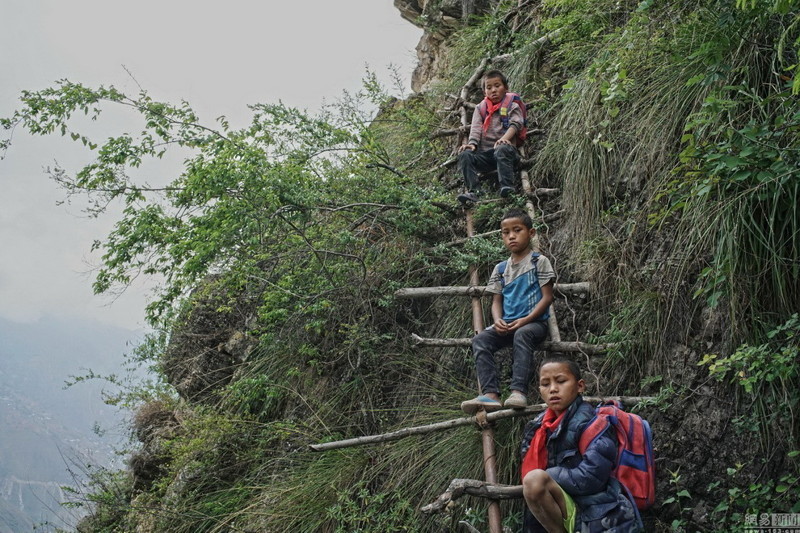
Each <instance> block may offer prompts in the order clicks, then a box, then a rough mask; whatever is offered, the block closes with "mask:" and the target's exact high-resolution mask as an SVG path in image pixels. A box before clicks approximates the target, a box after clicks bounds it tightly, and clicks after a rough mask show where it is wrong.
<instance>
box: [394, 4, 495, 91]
mask: <svg viewBox="0 0 800 533" xmlns="http://www.w3.org/2000/svg"><path fill="white" fill-rule="evenodd" d="M493 3H496V0H495V1H494V2H493V1H492V0H419V1H417V0H394V5H395V7H397V9H398V10H399V11H400V14H401V15H402V17H403V18H404V19H406V20H407V21H409V22H411V23H412V24H414V25H415V26H417V27H420V28H422V29H423V30H425V32H424V33H423V34H422V38H421V39H420V41H419V44H418V45H417V59H418V60H419V62H418V64H417V67H416V68H415V69H414V72H413V74H412V76H411V88H412V89H413V90H414V91H416V92H421V91H424V90H425V89H426V88H428V87H429V86H430V84H432V83H435V82H436V81H437V80H438V79H439V76H441V75H442V74H443V73H444V71H445V68H444V66H443V65H442V64H441V63H442V61H443V60H444V58H445V56H446V54H447V49H448V44H447V43H448V37H449V36H451V35H452V34H453V32H455V31H456V30H457V29H458V28H459V27H461V26H462V25H464V24H465V23H466V21H467V20H468V19H469V17H471V16H479V15H483V14H486V13H487V12H488V11H489V8H490V7H491V5H492V4H493Z"/></svg>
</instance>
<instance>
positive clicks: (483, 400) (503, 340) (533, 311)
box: [461, 209, 555, 414]
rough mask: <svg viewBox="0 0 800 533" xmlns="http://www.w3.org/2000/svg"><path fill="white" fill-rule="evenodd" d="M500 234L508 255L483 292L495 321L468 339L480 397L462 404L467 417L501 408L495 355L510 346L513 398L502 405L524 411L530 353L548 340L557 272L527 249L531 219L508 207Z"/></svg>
mask: <svg viewBox="0 0 800 533" xmlns="http://www.w3.org/2000/svg"><path fill="white" fill-rule="evenodd" d="M500 232H501V234H502V237H503V244H505V246H506V248H507V249H508V251H510V252H511V257H509V259H508V260H507V261H503V262H502V263H499V264H498V265H497V266H495V267H494V270H493V271H492V275H491V276H490V277H489V283H488V284H487V286H486V292H488V293H490V294H493V297H492V319H493V320H494V323H493V324H492V325H491V326H489V327H488V328H486V329H485V330H483V331H481V332H480V333H478V334H477V335H476V336H475V337H473V339H472V353H473V355H474V356H475V366H476V369H477V373H478V382H479V384H480V391H481V394H480V395H479V396H478V397H476V398H473V399H472V400H467V401H465V402H462V403H461V409H462V410H463V411H464V412H465V413H467V414H474V413H475V412H476V411H478V409H481V408H482V409H484V410H485V411H496V410H497V409H500V407H501V403H500V385H499V383H498V379H497V367H496V364H495V359H494V354H495V353H496V352H497V351H498V350H500V349H501V348H503V347H505V346H513V352H512V357H513V363H512V371H511V374H512V376H511V394H510V395H509V397H508V398H507V399H506V401H505V402H504V403H503V404H502V406H505V407H509V408H513V409H523V408H525V407H526V406H527V405H528V399H527V395H528V385H529V384H530V382H531V378H532V377H533V372H534V369H535V368H534V364H533V363H534V361H533V359H534V356H533V351H534V349H535V348H536V346H537V345H538V344H539V343H541V342H542V341H543V340H544V339H545V337H546V336H547V319H548V318H549V316H550V315H549V308H550V304H551V303H552V301H553V283H554V280H555V273H554V272H553V267H552V265H551V264H550V260H549V259H547V258H546V257H545V256H544V255H541V254H538V253H534V252H533V250H532V249H531V239H533V237H534V235H536V230H535V229H534V228H533V221H532V220H531V217H530V216H529V215H528V213H526V212H525V211H523V210H522V209H509V210H508V211H506V213H505V214H504V215H503V219H502V220H501V221H500Z"/></svg>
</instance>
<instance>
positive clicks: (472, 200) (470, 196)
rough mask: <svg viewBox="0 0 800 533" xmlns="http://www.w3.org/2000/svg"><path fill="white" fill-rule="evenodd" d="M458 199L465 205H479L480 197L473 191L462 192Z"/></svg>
mask: <svg viewBox="0 0 800 533" xmlns="http://www.w3.org/2000/svg"><path fill="white" fill-rule="evenodd" d="M457 198H458V201H459V202H461V203H462V204H464V205H467V204H476V203H478V195H477V194H475V193H474V192H472V191H467V192H462V193H461V194H459V195H458V196H457Z"/></svg>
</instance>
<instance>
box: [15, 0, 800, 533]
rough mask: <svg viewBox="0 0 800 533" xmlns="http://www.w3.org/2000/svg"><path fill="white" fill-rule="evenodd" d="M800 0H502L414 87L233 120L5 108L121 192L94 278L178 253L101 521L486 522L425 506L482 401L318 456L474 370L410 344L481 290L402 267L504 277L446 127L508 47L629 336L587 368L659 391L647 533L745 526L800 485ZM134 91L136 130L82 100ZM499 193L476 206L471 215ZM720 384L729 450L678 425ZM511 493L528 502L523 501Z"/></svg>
mask: <svg viewBox="0 0 800 533" xmlns="http://www.w3.org/2000/svg"><path fill="white" fill-rule="evenodd" d="M434 4H435V5H438V4H436V3H432V4H431V5H432V6H433V7H431V8H430V9H435V5H434ZM798 4H799V3H798V2H795V1H793V0H771V1H760V0H744V1H739V2H732V1H712V0H708V1H704V2H681V1H678V2H659V1H655V0H644V1H641V2H638V1H637V2H630V1H622V2H620V1H617V0H614V1H613V2H612V1H610V0H609V1H606V0H603V1H585V0H546V1H543V2H541V3H536V4H535V6H534V5H533V4H527V3H523V4H522V5H523V6H527V8H523V9H520V8H519V6H518V4H517V3H516V2H500V3H498V5H496V6H495V7H494V8H493V9H492V10H491V12H489V13H486V14H484V15H482V16H480V17H475V18H474V19H471V20H470V21H469V23H468V24H467V23H465V24H464V25H463V27H461V28H460V29H459V30H457V31H456V32H455V33H454V34H453V35H450V36H449V37H448V42H449V43H450V44H451V48H450V53H449V55H448V57H443V58H441V60H442V61H441V64H442V65H443V66H442V69H443V70H442V71H441V72H439V73H438V79H441V80H444V81H442V82H440V83H439V84H438V85H436V86H435V87H432V88H431V89H430V90H429V91H427V92H426V93H425V94H422V95H415V96H413V97H411V98H408V99H406V100H397V99H396V98H392V97H390V96H389V95H388V94H387V93H386V92H385V90H384V89H383V88H382V87H380V86H379V85H378V84H377V82H376V81H375V78H374V76H372V75H370V74H368V75H367V78H366V80H365V84H364V90H363V91H362V92H360V93H358V94H352V95H345V96H344V98H343V99H342V100H341V101H340V102H339V103H338V104H337V105H336V106H334V107H331V108H329V109H326V110H324V111H323V112H321V113H320V114H319V115H317V116H311V115H309V114H307V113H304V112H301V111H299V110H296V109H290V108H287V107H285V106H282V105H270V104H257V105H253V106H252V111H253V118H252V120H251V123H250V124H249V125H248V126H246V127H245V128H242V129H239V130H236V129H232V128H231V127H230V126H229V124H228V123H227V122H226V121H225V119H224V118H221V119H219V121H218V123H217V124H216V125H215V126H214V127H208V126H206V125H203V123H202V121H201V119H200V118H199V117H197V116H196V114H195V113H194V112H193V111H192V110H191V108H190V106H189V105H188V104H186V103H181V104H180V105H172V104H168V103H164V102H158V101H157V100H155V99H153V97H152V96H150V95H149V94H147V93H146V92H142V93H140V94H138V95H134V96H132V95H125V94H122V93H120V92H119V91H117V90H116V89H114V88H103V87H101V88H96V89H93V88H89V87H85V86H83V85H81V84H77V83H72V82H69V81H62V82H60V83H59V84H57V85H56V86H55V87H53V88H50V89H45V90H42V91H38V92H25V93H23V95H22V106H21V108H20V109H19V110H18V111H17V113H16V114H15V115H14V116H12V117H9V118H7V119H2V120H0V125H2V126H3V127H4V128H5V129H7V130H10V129H13V128H14V127H20V128H24V129H27V130H28V131H30V132H31V133H34V134H42V135H50V134H58V133H60V134H62V135H65V136H67V135H68V136H69V138H71V139H72V140H74V141H75V142H78V143H80V144H81V145H83V146H85V147H86V148H87V149H89V151H90V153H91V154H92V156H93V158H94V159H93V160H92V161H91V162H90V163H89V164H88V165H87V166H85V167H84V168H83V169H82V170H80V171H79V172H78V173H77V174H75V175H74V176H72V175H68V174H67V173H66V172H65V171H63V170H61V169H55V170H54V171H53V172H52V177H53V178H54V179H55V180H56V181H57V182H58V183H59V184H60V185H61V186H62V187H64V188H65V190H66V192H67V194H80V195H85V196H87V197H89V198H90V199H91V200H92V203H91V206H90V211H91V212H93V213H96V212H99V211H101V210H102V209H104V208H105V206H107V205H108V203H109V202H121V203H122V204H123V205H124V206H125V210H124V213H123V216H122V218H121V219H120V220H119V221H118V223H117V225H116V227H115V229H114V230H113V232H112V233H111V234H110V235H109V236H108V237H107V238H106V239H105V240H104V241H98V243H97V245H96V246H97V247H98V248H99V249H101V250H103V254H104V255H103V261H104V265H103V268H102V269H101V270H100V271H99V273H98V275H97V278H96V280H95V285H94V287H95V290H97V291H100V292H103V291H109V290H112V289H114V288H115V287H119V286H124V285H125V284H126V283H128V282H129V281H130V280H131V279H132V278H133V277H135V276H136V275H139V274H145V275H156V276H160V278H161V279H163V286H162V290H161V291H160V293H159V295H158V297H157V298H156V299H155V300H154V301H153V302H152V304H151V305H150V307H149V308H148V316H149V319H150V320H151V323H152V324H153V326H155V327H156V328H157V330H158V331H161V332H164V333H162V334H160V335H156V336H154V337H152V338H151V339H149V340H148V342H147V343H146V344H145V345H144V346H143V347H142V348H141V349H140V350H138V351H137V353H136V354H135V356H134V357H133V362H135V363H139V364H144V365H148V366H150V367H151V368H153V369H154V370H155V372H156V375H157V378H155V380H154V381H153V382H152V383H148V384H145V385H144V386H141V385H139V386H133V387H130V388H127V389H125V393H124V394H122V395H121V396H120V397H117V398H113V399H112V400H113V401H115V402H117V403H119V404H120V405H124V406H127V407H130V408H133V409H135V410H136V413H137V415H136V417H135V420H134V430H135V432H136V436H137V439H138V440H139V441H140V442H141V447H140V448H139V449H137V450H136V451H135V452H134V454H133V455H132V457H131V461H130V467H131V468H130V474H131V475H130V476H128V475H127V474H125V473H101V474H99V475H97V476H96V477H95V485H94V486H93V488H92V490H91V494H90V495H89V496H88V497H87V504H89V505H91V507H92V509H93V510H94V512H93V514H92V515H91V516H90V517H89V518H87V519H86V520H85V521H84V523H83V524H82V526H81V527H82V530H85V531H109V532H110V531H120V530H130V529H135V528H139V529H140V530H143V531H171V532H181V531H185V532H196V531H206V532H214V531H239V530H243V531H330V532H336V531H386V530H392V531H452V530H455V528H456V524H457V522H458V521H459V520H467V521H469V522H471V523H473V524H474V525H476V526H477V527H480V523H479V521H480V520H481V519H482V517H484V516H485V512H484V511H485V506H484V504H483V503H482V502H480V501H478V500H474V499H473V500H470V499H468V498H465V499H464V500H462V501H460V502H459V503H458V504H457V505H455V507H454V508H453V509H452V510H451V512H450V513H449V514H448V515H444V516H423V515H421V514H420V513H419V512H417V511H416V509H417V508H418V507H419V506H421V505H423V504H425V503H428V502H429V501H431V500H432V499H434V498H435V497H436V496H437V495H438V494H439V493H440V492H442V491H443V490H444V488H445V487H446V485H447V484H448V483H449V481H450V480H451V479H453V478H457V477H462V478H463V477H481V460H480V457H481V456H480V452H479V448H480V443H479V442H478V439H477V438H475V435H474V430H472V429H470V428H465V429H461V430H457V431H448V432H444V433H440V434H433V435H428V436H424V437H412V438H408V439H405V440H401V441H397V442H394V443H391V444H385V445H376V446H365V447H360V448H354V449H348V450H342V451H334V452H327V453H324V454H318V453H314V452H311V451H309V450H308V448H307V445H308V444H310V443H314V442H323V441H330V440H337V439H340V438H346V437H352V436H358V435H365V434H374V433H379V432H384V431H390V430H393V429H398V428H401V427H407V426H412V425H421V424H425V423H429V422H434V421H440V420H444V419H448V418H453V417H455V416H458V415H457V411H456V406H457V405H458V403H459V402H460V401H461V400H462V399H463V398H464V397H466V396H468V395H470V394H472V392H473V391H474V381H475V378H474V370H473V368H472V362H471V357H470V355H469V353H468V350H466V349H428V350H425V351H423V350H421V349H419V348H415V347H413V346H411V345H410V343H409V340H408V339H409V336H410V333H412V332H413V333H418V334H421V335H424V336H429V337H460V336H465V335H467V334H468V333H469V331H470V326H469V324H470V322H469V317H470V313H469V309H468V308H467V306H466V305H464V304H463V302H462V303H458V302H454V301H449V300H445V299H430V300H428V301H415V302H408V301H398V300H396V299H395V298H394V296H393V294H394V291H395V290H396V289H397V288H400V287H405V286H436V285H463V284H466V274H467V269H468V267H469V266H470V265H474V264H477V265H478V268H479V272H481V273H482V274H483V275H485V274H488V270H489V268H490V267H491V264H492V263H494V262H495V261H496V260H497V259H498V257H500V256H502V252H501V248H500V246H499V243H498V242H497V240H496V239H492V238H488V239H481V240H476V241H474V242H470V243H469V244H467V245H463V246H451V245H449V244H448V243H449V242H450V241H452V240H455V239H458V238H460V237H462V236H463V234H464V228H463V220H462V219H463V217H462V216H461V214H460V212H459V211H458V210H457V209H456V208H455V202H454V200H453V196H454V195H453V184H454V182H455V181H456V179H455V178H454V176H453V175H452V173H450V172H448V171H443V170H441V167H440V165H441V163H442V161H443V160H445V159H447V157H448V155H449V154H450V153H451V150H452V147H453V146H452V139H449V138H443V137H437V136H435V135H433V133H434V132H435V131H436V130H437V129H440V128H452V127H454V126H456V125H457V121H458V117H457V114H458V113H457V112H456V111H450V112H442V111H441V110H442V109H444V108H446V107H447V106H448V105H450V104H451V103H452V101H451V99H450V97H449V96H448V95H449V94H453V93H457V92H459V90H460V87H461V86H462V85H463V83H464V82H465V81H466V80H467V79H468V78H469V77H470V75H471V74H472V72H473V71H474V68H475V66H476V65H477V64H478V63H479V62H480V60H481V59H483V58H486V57H493V56H498V55H501V54H511V55H510V56H509V57H510V59H508V58H506V59H504V60H502V61H498V63H499V65H496V66H500V67H501V68H504V69H505V70H506V72H507V73H508V74H509V75H510V78H511V82H512V88H513V89H514V90H517V91H519V92H521V93H523V94H524V95H525V96H526V100H527V101H528V102H529V104H530V107H529V109H530V110H531V115H532V116H533V117H535V120H536V121H537V122H538V125H539V127H541V128H542V129H544V130H545V135H544V136H539V137H534V138H533V140H532V141H531V142H530V143H529V148H528V150H529V153H528V156H532V162H531V163H530V175H531V177H532V178H533V179H534V181H535V182H536V184H538V185H540V186H546V187H558V188H560V189H561V190H562V196H561V198H560V202H561V203H560V206H558V207H557V208H560V209H563V210H564V211H565V214H564V215H563V217H562V218H561V219H559V220H558V221H557V223H556V224H557V226H555V225H554V226H553V227H551V228H549V230H550V231H549V232H545V234H544V235H543V244H544V246H545V250H546V251H548V252H552V254H553V255H554V256H555V257H556V258H557V259H558V263H557V268H558V270H559V273H560V274H561V275H562V276H565V277H567V278H568V280H569V281H578V280H586V281H592V282H594V284H595V286H596V287H597V291H596V293H595V294H594V295H593V296H592V301H591V302H588V304H587V305H586V306H584V307H580V308H574V307H573V306H572V304H567V309H568V310H569V311H572V313H561V314H560V315H559V316H560V319H561V320H562V321H566V322H570V321H571V326H572V327H562V331H563V332H564V334H565V336H569V337H571V338H575V337H579V338H580V340H599V341H601V342H610V343H615V348H614V349H613V350H612V351H611V352H610V353H609V354H607V356H606V357H605V359H603V361H602V362H601V363H598V364H594V363H593V364H592V369H591V372H592V374H594V375H595V377H597V378H598V381H599V382H600V383H601V384H602V387H603V392H604V393H606V394H610V393H613V392H616V393H634V394H638V393H640V392H642V390H643V389H645V390H647V391H650V392H656V393H658V400H657V401H656V402H655V406H656V407H658V408H659V411H658V412H657V413H656V412H652V414H650V413H648V416H650V417H651V419H652V420H653V421H655V422H656V423H655V424H654V426H655V427H656V428H658V427H661V428H662V429H664V430H665V432H664V434H662V435H659V434H658V432H657V433H656V439H657V441H658V440H659V439H662V440H661V442H660V444H661V446H660V450H661V453H663V455H661V456H660V457H661V458H662V463H660V464H663V468H662V467H661V466H659V468H660V469H661V472H660V474H659V476H660V484H659V491H660V497H661V498H662V504H663V505H662V506H661V508H660V509H658V510H657V511H656V512H655V513H654V514H653V515H652V516H650V519H651V520H652V528H653V530H655V531H667V530H681V529H687V530H694V529H698V530H712V529H714V528H716V529H717V530H719V531H731V530H735V529H736V528H742V527H743V516H744V515H745V514H752V513H754V512H770V511H771V510H775V511H776V512H777V511H783V512H789V511H790V510H791V511H793V512H796V511H797V508H796V502H797V495H798V491H800V489H798V487H800V485H798V478H800V470H798V468H800V467H798V464H799V463H798V450H800V442H798V431H797V427H798V424H797V415H796V413H797V410H798V402H799V401H800V398H799V397H798V390H800V387H798V385H800V383H798V380H799V379H800V377H799V376H800V373H798V368H797V355H798V353H797V351H798V342H797V339H798V334H800V328H799V327H798V318H797V315H796V310H797V308H798V304H800V283H798V277H799V276H798V270H799V269H800V257H798V253H800V252H798V249H800V246H799V245H800V242H798V241H799V240H800V218H799V217H798V211H797V205H798V200H800V157H799V156H798V153H799V152H798V150H800V142H799V141H800V139H798V132H800V105H799V104H798V99H797V94H798V92H800V82H798V79H800V78H798V76H797V75H796V70H797V65H798V57H797V51H798V48H800V5H798ZM534 7H535V8H534ZM528 8H530V9H528ZM544 37H547V39H544ZM503 61H504V62H503ZM111 106H121V107H123V108H125V109H129V110H130V112H132V113H135V114H137V115H138V116H139V117H140V118H141V120H142V131H141V132H140V133H139V134H137V135H131V134H121V135H118V136H116V137H112V138H110V139H108V140H106V141H100V140H97V139H92V138H90V137H89V136H88V135H87V134H85V133H83V132H82V130H81V129H80V121H76V120H74V119H73V118H72V117H73V115H80V114H85V115H87V116H88V117H89V118H92V119H98V120H102V113H103V112H104V111H105V110H106V109H108V108H109V107H111ZM376 108H377V109H378V112H377V114H375V113H374V109H376ZM8 145H9V143H8V141H4V142H3V147H5V148H7V147H8ZM173 149H179V150H182V152H181V153H188V154H189V156H188V157H186V161H185V166H184V168H183V170H182V172H181V173H180V175H179V176H176V177H174V179H172V180H171V181H169V182H168V183H163V184H158V185H146V184H142V183H141V182H139V181H138V180H137V176H139V172H138V171H139V169H140V168H143V167H148V168H149V166H150V165H154V164H156V163H155V162H156V161H157V160H158V159H159V158H161V157H162V156H163V155H164V154H165V151H166V150H173ZM512 202H514V203H517V204H520V205H521V204H522V200H521V199H516V200H512ZM547 207H551V206H550V205H548V206H547ZM498 214H499V213H498V209H497V205H496V204H492V205H488V206H486V207H481V208H480V209H478V210H477V211H476V226H477V229H478V231H479V232H480V231H488V230H491V229H494V228H495V227H496V223H497V217H498ZM556 233H557V234H558V235H559V238H558V240H555V239H554V242H550V240H549V239H550V238H552V237H553V235H555V234H556ZM570 315H572V316H570ZM566 322H565V323H566ZM737 346H739V347H738V348H735V347H737ZM705 353H712V354H713V355H706V356H705V357H703V356H702V355H701V354H705ZM587 360H588V359H587ZM88 377H96V376H88ZM656 386H657V387H658V388H659V389H660V390H657V389H655V388H654V387H656ZM712 390H713V391H714V394H710V393H709V392H708V391H712ZM714 400H718V403H717V404H713V403H710V402H712V401H714ZM702 402H706V403H702ZM698 404H699V405H701V406H700V407H696V406H697V405H698ZM704 409H705V410H704ZM712 410H714V412H715V413H716V414H717V415H718V416H717V418H718V419H720V420H722V421H723V422H724V423H720V424H718V426H719V429H718V433H717V434H716V435H717V436H718V441H715V446H716V447H717V448H718V449H715V450H714V452H715V453H713V454H708V453H706V452H705V451H700V450H698V449H697V446H696V442H695V443H693V442H687V441H691V440H692V439H674V438H672V436H673V435H682V434H686V433H689V434H693V435H696V433H693V432H696V431H698V428H699V427H702V428H703V432H705V430H706V428H705V422H704V421H703V418H702V416H701V415H705V414H707V413H708V412H711V411H712ZM720 413H722V414H720ZM729 421H730V424H728V422H729ZM709 424H711V422H709ZM715 427H716V426H715ZM520 432H521V427H520V424H519V423H518V421H517V422H510V421H505V422H502V423H500V424H499V425H498V428H497V447H498V465H499V468H500V472H499V477H500V480H501V482H505V483H516V482H517V464H518V460H517V457H516V456H517V453H518V441H519V438H520ZM703 434H705V433H703ZM733 438H735V439H736V442H735V443H732V444H731V443H729V442H728V440H727V439H733ZM695 440H696V439H695ZM704 453H705V455H704ZM754 457H756V458H757V460H754ZM694 459H698V460H699V461H702V462H701V463H700V464H698V465H694V464H687V462H686V461H691V460H694ZM743 465H746V466H743ZM669 472H673V473H672V474H669ZM709 478H712V479H715V481H714V482H713V483H711V484H709V483H708V479H709ZM768 497H769V498H768ZM765 500H769V502H768V503H764V502H765ZM698 503H702V504H703V505H704V506H705V507H706V508H708V509H709V512H710V516H711V517H712V518H713V523H708V522H706V523H696V522H695V521H698V520H707V519H706V518H704V517H700V516H699V515H698V514H697V513H693V512H692V508H694V507H696V506H697V505H698ZM503 508H504V514H505V515H506V516H507V517H509V518H508V520H509V522H510V525H511V526H512V527H516V525H518V523H519V517H520V514H521V503H520V502H514V503H509V504H503ZM712 510H713V512H712Z"/></svg>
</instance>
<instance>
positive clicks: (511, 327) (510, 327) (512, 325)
mask: <svg viewBox="0 0 800 533" xmlns="http://www.w3.org/2000/svg"><path fill="white" fill-rule="evenodd" d="M528 322H529V321H528V319H527V317H523V318H518V319H516V320H512V321H511V322H509V323H508V324H507V331H508V332H509V333H511V332H512V331H516V330H518V329H519V328H521V327H522V326H524V325H525V324H527V323H528Z"/></svg>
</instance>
